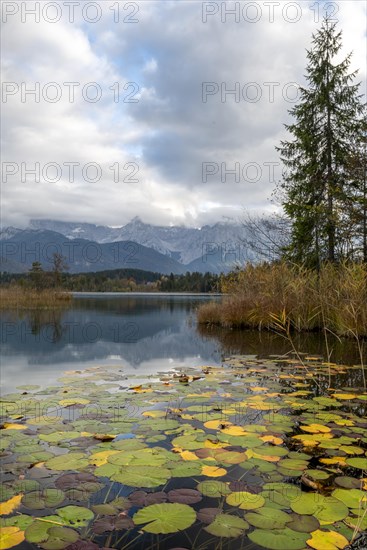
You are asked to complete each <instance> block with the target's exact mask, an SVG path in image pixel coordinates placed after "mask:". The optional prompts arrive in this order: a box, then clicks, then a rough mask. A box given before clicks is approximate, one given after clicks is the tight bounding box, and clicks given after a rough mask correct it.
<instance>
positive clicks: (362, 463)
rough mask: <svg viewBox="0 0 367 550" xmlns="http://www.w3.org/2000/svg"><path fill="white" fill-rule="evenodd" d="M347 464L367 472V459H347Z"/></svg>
mask: <svg viewBox="0 0 367 550" xmlns="http://www.w3.org/2000/svg"><path fill="white" fill-rule="evenodd" d="M346 463H347V464H348V466H352V467H353V468H358V469H360V470H367V458H347V459H346Z"/></svg>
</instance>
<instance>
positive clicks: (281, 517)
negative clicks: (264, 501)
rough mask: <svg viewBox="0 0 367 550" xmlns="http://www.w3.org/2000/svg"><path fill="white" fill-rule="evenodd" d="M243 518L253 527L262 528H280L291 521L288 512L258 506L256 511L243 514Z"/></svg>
mask: <svg viewBox="0 0 367 550" xmlns="http://www.w3.org/2000/svg"><path fill="white" fill-rule="evenodd" d="M245 519H246V520H247V521H248V522H249V523H250V524H251V525H253V526H254V527H260V528H262V529H282V528H283V527H285V525H286V523H288V522H289V521H291V517H290V516H289V514H286V513H285V512H282V511H281V510H277V509H275V508H260V509H259V510H258V512H249V513H247V514H245Z"/></svg>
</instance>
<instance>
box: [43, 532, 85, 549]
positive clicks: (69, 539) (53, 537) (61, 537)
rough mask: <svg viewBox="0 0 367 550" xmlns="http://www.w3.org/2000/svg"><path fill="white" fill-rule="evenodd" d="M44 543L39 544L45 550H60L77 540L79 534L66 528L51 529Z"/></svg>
mask: <svg viewBox="0 0 367 550" xmlns="http://www.w3.org/2000/svg"><path fill="white" fill-rule="evenodd" d="M47 534H48V538H47V540H46V541H45V542H41V543H39V544H40V546H41V548H44V549H45V550H62V549H63V548H66V547H67V546H69V545H70V544H72V543H73V542H76V541H77V540H78V539H79V533H77V532H76V531H74V530H73V529H69V528H67V527H59V526H55V527H51V528H50V529H49V530H48V532H47Z"/></svg>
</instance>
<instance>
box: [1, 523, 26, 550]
mask: <svg viewBox="0 0 367 550" xmlns="http://www.w3.org/2000/svg"><path fill="white" fill-rule="evenodd" d="M23 541H24V531H21V530H20V529H19V527H3V528H2V529H1V533H0V550H7V548H13V546H18V544H20V543H21V542H23Z"/></svg>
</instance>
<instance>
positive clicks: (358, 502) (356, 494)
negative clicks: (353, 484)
mask: <svg viewBox="0 0 367 550" xmlns="http://www.w3.org/2000/svg"><path fill="white" fill-rule="evenodd" d="M331 494H332V496H333V497H334V498H337V499H338V500H340V501H341V502H343V503H344V504H345V505H346V506H348V508H357V509H360V508H362V509H367V492H366V491H361V490H360V489H335V490H334V491H333V492H332V493H331Z"/></svg>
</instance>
